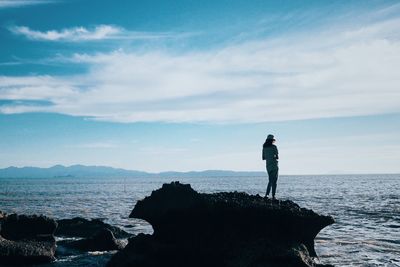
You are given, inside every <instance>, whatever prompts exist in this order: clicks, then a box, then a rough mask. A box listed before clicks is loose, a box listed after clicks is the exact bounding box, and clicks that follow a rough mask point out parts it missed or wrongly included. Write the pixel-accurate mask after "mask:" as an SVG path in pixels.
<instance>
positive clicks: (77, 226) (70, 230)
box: [55, 217, 132, 238]
mask: <svg viewBox="0 0 400 267" xmlns="http://www.w3.org/2000/svg"><path fill="white" fill-rule="evenodd" d="M57 223H58V227H57V230H56V232H55V235H56V236H67V237H84V238H91V237H93V236H94V235H96V234H97V233H98V232H99V231H102V230H110V231H111V232H112V233H113V235H114V236H115V237H116V238H127V237H130V236H132V235H131V234H129V233H127V232H125V231H124V230H122V229H120V228H118V227H115V226H112V225H109V224H107V223H104V222H103V221H101V220H99V219H92V220H87V219H85V218H81V217H75V218H72V219H61V220H58V221H57Z"/></svg>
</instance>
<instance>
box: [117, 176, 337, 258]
mask: <svg viewBox="0 0 400 267" xmlns="http://www.w3.org/2000/svg"><path fill="white" fill-rule="evenodd" d="M130 217H133V218H139V219H144V220H146V221H148V222H149V223H150V224H151V225H152V226H153V229H154V234H153V235H138V236H136V237H133V238H131V239H129V243H128V245H127V246H126V248H125V249H124V250H122V251H121V252H119V253H117V254H116V255H114V257H113V258H112V259H111V261H110V262H109V266H316V265H315V264H314V262H313V260H312V258H311V257H314V256H316V253H315V250H314V238H315V237H316V235H317V234H318V233H319V231H320V230H321V229H323V228H324V227H326V226H327V225H330V224H332V223H333V219H332V217H329V216H320V215H318V214H316V213H314V212H313V211H311V210H307V209H304V208H300V207H299V206H298V205H297V204H295V203H294V202H292V201H288V200H287V201H271V200H267V201H265V200H264V199H263V198H262V197H260V196H258V195H257V196H251V195H248V194H246V193H238V192H230V193H226V192H225V193H217V194H200V193H197V192H196V191H194V190H193V189H192V188H191V187H190V185H183V184H180V183H178V182H174V183H171V184H164V185H163V187H162V188H161V189H159V190H156V191H153V192H152V194H151V196H149V197H146V198H145V199H143V200H142V201H138V203H137V204H136V206H135V208H134V209H133V211H132V213H131V214H130Z"/></svg>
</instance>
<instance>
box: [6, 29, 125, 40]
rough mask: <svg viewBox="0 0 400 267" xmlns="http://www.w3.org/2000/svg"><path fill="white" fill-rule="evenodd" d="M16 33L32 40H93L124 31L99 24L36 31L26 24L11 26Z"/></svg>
mask: <svg viewBox="0 0 400 267" xmlns="http://www.w3.org/2000/svg"><path fill="white" fill-rule="evenodd" d="M10 31H12V32H13V33H15V34H19V35H24V36H25V37H27V38H29V39H32V40H44V41H69V42H76V41H93V40H103V39H108V38H112V37H113V36H116V35H117V34H120V33H121V32H122V29H121V28H118V27H115V26H111V25H99V26H96V27H94V28H93V29H87V28H85V27H75V28H70V29H63V30H61V31H56V30H51V31H45V32H41V31H35V30H31V29H30V28H29V27H26V26H13V27H11V28H10Z"/></svg>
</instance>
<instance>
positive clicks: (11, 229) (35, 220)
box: [0, 214, 57, 241]
mask: <svg viewBox="0 0 400 267" xmlns="http://www.w3.org/2000/svg"><path fill="white" fill-rule="evenodd" d="M1 225H2V226H1V231H0V235H1V236H2V237H4V238H5V239H8V240H14V241H18V240H36V241H53V240H54V231H55V230H56V228H57V222H56V221H55V220H53V219H51V218H49V217H46V216H37V215H29V216H28V215H17V214H11V215H8V216H7V217H5V219H3V220H2V223H1Z"/></svg>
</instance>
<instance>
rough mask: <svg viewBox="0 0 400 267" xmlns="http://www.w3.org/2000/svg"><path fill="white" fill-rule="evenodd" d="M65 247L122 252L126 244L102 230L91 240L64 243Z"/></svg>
mask: <svg viewBox="0 0 400 267" xmlns="http://www.w3.org/2000/svg"><path fill="white" fill-rule="evenodd" d="M63 246H65V247H68V248H73V249H77V250H81V251H106V250H121V249H123V248H124V244H123V243H122V242H121V241H119V240H117V239H116V238H115V237H114V235H113V233H112V232H111V231H110V230H108V229H102V230H100V231H99V232H97V233H96V234H95V235H94V236H92V237H90V238H85V239H81V240H77V241H69V242H65V243H63Z"/></svg>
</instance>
